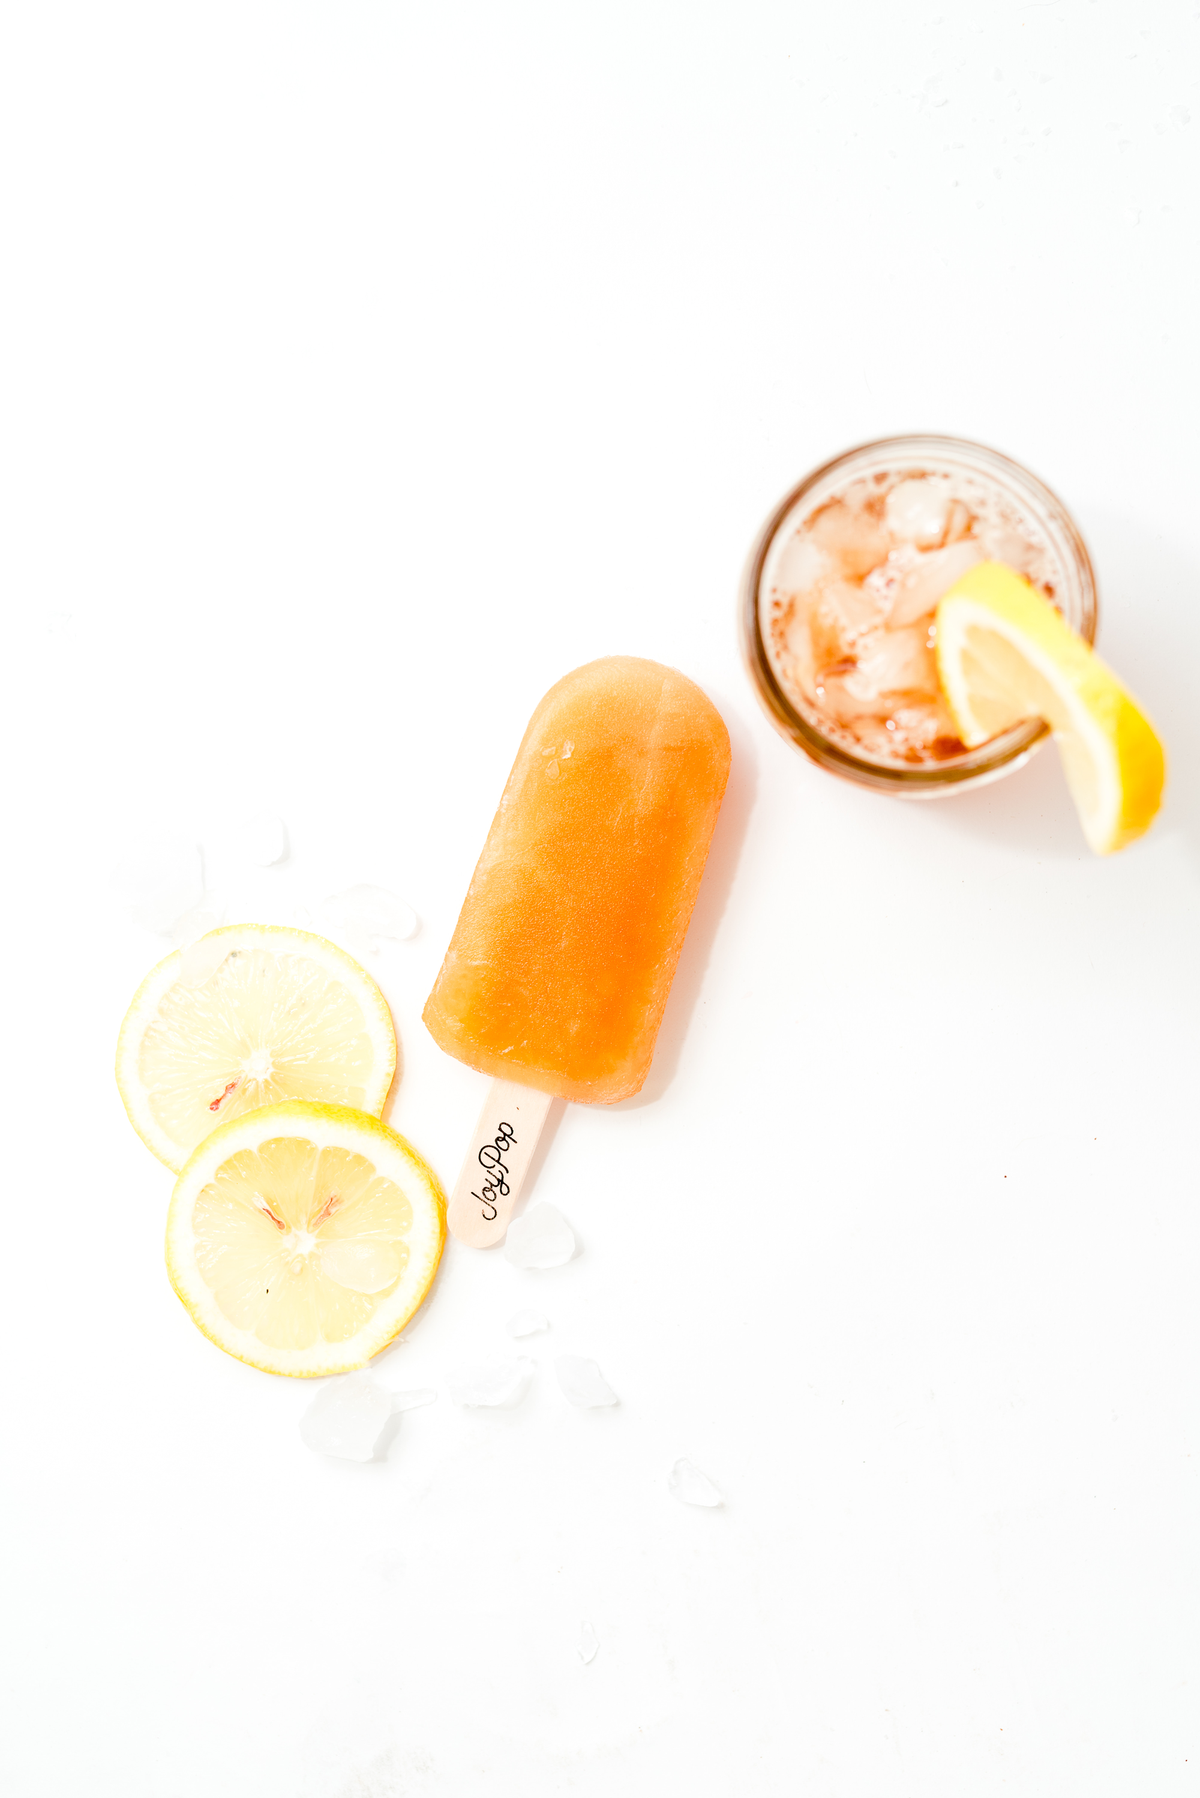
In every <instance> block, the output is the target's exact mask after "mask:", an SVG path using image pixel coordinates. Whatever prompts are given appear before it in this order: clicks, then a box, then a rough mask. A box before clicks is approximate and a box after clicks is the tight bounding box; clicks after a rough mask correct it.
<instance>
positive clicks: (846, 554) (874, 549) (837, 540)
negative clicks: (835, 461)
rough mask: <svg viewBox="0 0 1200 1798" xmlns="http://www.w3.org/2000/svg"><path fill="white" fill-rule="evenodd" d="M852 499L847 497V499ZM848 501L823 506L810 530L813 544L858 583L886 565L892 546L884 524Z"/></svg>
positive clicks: (813, 518) (816, 514)
mask: <svg viewBox="0 0 1200 1798" xmlns="http://www.w3.org/2000/svg"><path fill="white" fill-rule="evenodd" d="M851 497H852V495H851V494H850V493H847V495H846V499H850V498H851ZM863 497H864V498H865V497H866V496H865V495H864V496H863ZM846 499H835V500H830V501H829V503H828V504H827V505H824V506H822V507H821V509H820V510H819V511H818V512H816V513H815V514H814V515H813V517H812V518H810V519H809V520H808V529H809V532H810V535H811V537H812V540H813V542H814V543H816V544H817V546H818V547H819V548H820V549H822V550H823V551H824V552H825V554H826V555H827V556H828V557H829V559H830V561H831V562H832V563H833V564H834V566H835V567H836V568H837V570H838V572H839V573H840V574H844V575H847V576H848V577H849V578H850V579H851V580H854V579H857V578H861V576H862V575H864V574H866V573H867V571H868V570H869V569H871V568H874V567H875V565H876V563H878V562H882V561H883V559H884V557H885V556H886V555H887V553H888V550H889V549H890V548H891V546H892V545H891V538H890V537H889V536H888V534H887V531H886V530H885V529H884V527H883V524H882V523H881V521H880V520H879V519H878V518H875V517H873V516H872V515H871V513H870V512H868V511H866V510H864V509H862V508H860V507H857V506H854V505H853V504H850V505H848V504H847V503H846Z"/></svg>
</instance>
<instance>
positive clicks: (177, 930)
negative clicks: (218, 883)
mask: <svg viewBox="0 0 1200 1798" xmlns="http://www.w3.org/2000/svg"><path fill="white" fill-rule="evenodd" d="M224 922H225V907H224V905H223V903H222V902H221V900H220V899H218V898H217V896H216V894H215V893H205V894H204V896H203V897H202V898H201V900H200V903H199V905H193V907H192V909H191V910H190V911H185V912H184V913H183V915H182V916H181V917H178V918H176V920H175V922H174V923H173V924H172V926H171V929H170V933H169V934H170V938H171V941H172V942H173V943H174V945H175V947H176V948H177V949H190V948H191V946H192V944H193V943H198V942H199V941H200V938H201V937H202V936H207V935H208V933H209V931H210V930H217V929H219V927H220V926H221V925H222V924H223V923H224Z"/></svg>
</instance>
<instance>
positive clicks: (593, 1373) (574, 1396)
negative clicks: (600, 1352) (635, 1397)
mask: <svg viewBox="0 0 1200 1798" xmlns="http://www.w3.org/2000/svg"><path fill="white" fill-rule="evenodd" d="M554 1371H555V1373H556V1374H557V1375H558V1383H559V1385H560V1386H561V1387H562V1389H563V1391H564V1393H565V1394H566V1396H567V1397H568V1398H569V1399H570V1401H571V1403H572V1404H573V1405H578V1406H579V1407H580V1409H581V1410H584V1411H591V1410H594V1409H595V1408H596V1406H597V1405H617V1404H620V1402H621V1401H620V1399H618V1397H617V1395H616V1393H615V1392H614V1391H613V1389H612V1387H611V1386H610V1385H609V1383H608V1381H607V1380H606V1379H605V1377H604V1375H603V1374H602V1373H601V1372H600V1369H599V1368H598V1367H597V1365H596V1363H595V1362H594V1361H585V1360H584V1359H583V1357H582V1356H581V1355H560V1356H559V1357H558V1359H557V1361H556V1362H555V1363H554Z"/></svg>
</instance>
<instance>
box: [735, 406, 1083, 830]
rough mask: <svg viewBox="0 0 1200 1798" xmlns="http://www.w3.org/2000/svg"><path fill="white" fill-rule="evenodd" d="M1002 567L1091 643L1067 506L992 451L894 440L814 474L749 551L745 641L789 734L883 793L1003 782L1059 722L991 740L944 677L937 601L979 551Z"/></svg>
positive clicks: (835, 768)
mask: <svg viewBox="0 0 1200 1798" xmlns="http://www.w3.org/2000/svg"><path fill="white" fill-rule="evenodd" d="M984 560H991V561H998V562H1006V563H1008V564H1009V566H1011V567H1013V568H1016V569H1017V570H1018V571H1019V572H1020V573H1021V574H1024V575H1026V576H1027V577H1028V579H1030V580H1031V581H1032V582H1033V584H1034V586H1036V587H1038V588H1039V589H1040V590H1041V591H1042V592H1044V593H1045V594H1046V595H1047V597H1048V598H1049V599H1051V600H1052V601H1053V603H1054V604H1055V605H1056V606H1057V607H1058V609H1059V611H1060V612H1061V613H1062V614H1063V617H1064V618H1065V619H1066V621H1067V623H1068V624H1069V625H1070V626H1071V628H1072V629H1073V630H1075V631H1077V632H1078V633H1079V635H1080V636H1081V637H1083V638H1085V639H1086V641H1087V642H1089V643H1091V642H1093V641H1094V640H1095V635H1096V581H1095V576H1094V574H1093V572H1092V564H1091V560H1090V558H1089V556H1088V553H1087V550H1086V549H1085V547H1084V543H1083V539H1082V537H1081V536H1080V534H1079V531H1078V529H1077V528H1076V526H1075V524H1074V521H1073V520H1072V518H1071V516H1070V514H1069V513H1068V511H1067V509H1066V507H1065V506H1064V505H1063V504H1062V501H1061V500H1059V499H1058V498H1056V496H1055V495H1054V494H1053V493H1051V491H1050V489H1049V488H1048V487H1046V486H1045V485H1044V484H1043V483H1042V482H1041V481H1039V480H1038V478H1037V476H1036V475H1033V474H1030V472H1029V470H1028V469H1026V468H1022V467H1021V466H1020V464H1019V463H1017V462H1013V461H1010V460H1009V458H1008V457H1007V456H1002V455H1000V454H999V453H998V451H996V450H991V449H987V448H985V447H984V445H982V444H979V443H970V442H967V441H966V440H965V439H962V438H957V437H923V436H922V437H886V438H881V439H880V441H879V442H877V443H864V444H862V445H860V446H859V447H858V448H857V449H852V450H847V451H846V452H845V454H844V455H841V456H836V457H835V458H834V459H833V461H831V462H826V463H825V464H824V466H823V467H821V468H818V469H815V470H814V471H813V473H812V474H810V475H807V476H806V477H805V478H804V480H802V481H801V482H800V483H799V485H798V486H796V487H794V488H793V489H792V491H791V492H790V493H789V494H788V495H787V497H786V499H784V500H783V501H782V502H781V503H780V504H779V505H778V506H777V507H776V508H775V510H774V512H772V514H771V516H770V518H768V520H767V522H766V524H765V525H764V526H763V528H762V530H761V531H760V533H759V535H758V538H757V540H756V542H755V544H754V548H753V549H752V551H751V553H750V559H749V561H748V563H747V565H746V572H745V576H744V578H743V583H742V592H741V622H742V641H743V648H744V650H745V654H746V660H747V663H748V665H749V669H750V675H751V678H752V680H753V681H754V685H755V687H756V689H757V692H758V696H759V698H760V700H761V701H762V704H763V706H764V708H765V709H766V712H767V715H768V716H769V717H770V719H771V721H772V723H773V724H774V725H775V727H776V729H777V730H779V731H780V732H781V733H782V735H783V736H785V737H787V738H788V740H789V741H790V742H792V743H794V744H795V746H796V747H797V748H798V749H801V750H803V751H804V753H805V755H807V756H809V757H811V759H812V760H813V761H814V762H819V763H820V765H821V766H822V767H823V768H828V769H829V770H830V772H831V773H833V774H840V775H842V776H844V777H845V778H846V779H847V780H854V781H858V782H859V783H860V784H861V785H863V786H868V787H874V788H875V789H876V790H877V791H881V792H887V793H895V794H897V795H899V796H900V797H903V798H906V799H936V798H942V797H945V796H946V795H948V794H950V793H957V792H963V791H965V790H966V789H967V788H969V787H978V786H983V785H985V784H986V783H987V782H988V781H992V780H999V779H1000V777H1001V776H1002V775H1004V774H1008V773H1011V771H1012V770H1013V769H1014V768H1019V767H1021V765H1022V764H1023V763H1024V762H1027V761H1028V760H1029V757H1030V756H1031V755H1032V754H1033V752H1034V750H1035V749H1036V748H1037V746H1038V744H1039V743H1041V742H1042V741H1043V740H1044V739H1045V737H1046V736H1047V735H1048V734H1049V733H1048V730H1047V727H1046V725H1045V724H1044V723H1042V721H1041V720H1040V719H1038V718H1031V719H1028V720H1026V721H1025V722H1023V723H1021V724H1018V725H1015V726H1014V727H1013V729H1012V730H1008V731H1005V732H1003V733H1002V735H1000V736H998V737H993V738H992V739H991V741H990V742H987V743H984V744H982V745H981V746H980V747H979V748H978V749H967V748H966V747H965V746H964V744H962V743H961V742H960V741H959V739H958V738H957V736H956V735H955V734H954V723H953V720H952V719H951V718H950V715H949V713H948V711H947V710H946V705H945V700H944V698H943V697H942V695H941V691H940V687H939V685H938V681H937V673H936V662H935V658H934V644H935V641H936V626H935V622H934V620H935V615H936V607H937V602H938V600H939V599H940V598H941V596H942V594H943V593H945V592H946V591H947V590H948V588H949V587H951V586H953V584H954V582H955V581H957V580H958V579H959V578H960V576H961V575H963V574H965V573H966V571H967V569H968V568H970V567H972V566H973V565H974V564H975V563H977V562H980V561H984Z"/></svg>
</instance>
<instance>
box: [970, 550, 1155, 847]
mask: <svg viewBox="0 0 1200 1798" xmlns="http://www.w3.org/2000/svg"><path fill="white" fill-rule="evenodd" d="M937 665H938V673H939V675H940V677H941V682H942V688H943V690H944V692H945V695H946V699H947V701H948V703H949V706H950V710H951V712H952V713H953V715H954V720H955V723H956V724H957V726H958V733H959V735H960V737H961V738H962V740H963V742H964V743H966V744H967V746H968V747H969V748H972V749H973V748H975V747H976V746H977V745H978V744H980V743H986V742H987V741H988V739H989V738H991V737H995V736H998V735H999V734H1000V732H1001V731H1005V730H1008V729H1010V728H1011V726H1012V725H1014V724H1018V723H1020V722H1021V720H1022V719H1025V718H1044V719H1045V721H1046V723H1047V724H1048V725H1049V726H1050V728H1051V730H1052V731H1053V733H1054V736H1055V738H1056V740H1057V742H1058V746H1059V749H1060V750H1061V752H1062V760H1063V768H1064V771H1065V773H1066V776H1067V785H1068V786H1069V787H1070V789H1071V796H1072V798H1073V799H1074V801H1075V805H1076V809H1077V810H1078V812H1079V820H1080V823H1081V824H1082V825H1083V834H1084V836H1085V837H1086V838H1087V840H1088V844H1089V846H1090V847H1091V848H1092V849H1094V850H1095V851H1096V853H1097V855H1108V854H1111V852H1112V851H1113V850H1114V849H1123V848H1124V847H1125V845H1126V843H1131V842H1132V841H1133V840H1134V838H1135V837H1140V836H1141V835H1142V834H1143V832H1145V831H1146V830H1148V829H1149V828H1150V825H1151V823H1152V822H1153V819H1154V815H1155V813H1156V812H1157V811H1158V808H1159V805H1160V803H1161V801H1162V791H1163V783H1164V780H1165V778H1166V759H1165V757H1164V755H1163V746H1162V744H1161V743H1160V742H1159V740H1158V738H1157V736H1156V735H1155V733H1154V730H1153V728H1152V726H1151V725H1150V723H1149V722H1148V720H1147V719H1146V717H1145V716H1144V715H1143V713H1142V712H1141V711H1140V710H1139V709H1138V707H1137V705H1136V704H1135V703H1134V701H1133V700H1132V699H1131V698H1130V696H1129V694H1128V693H1127V692H1126V690H1125V688H1124V687H1123V686H1122V685H1121V683H1120V681H1119V680H1118V679H1117V677H1116V675H1115V674H1113V672H1112V671H1111V669H1109V668H1107V667H1106V666H1105V664H1104V663H1103V662H1102V661H1101V660H1100V657H1099V656H1098V655H1096V654H1095V652H1094V651H1093V650H1092V649H1091V648H1090V646H1089V645H1088V644H1087V643H1085V642H1084V640H1083V638H1082V637H1080V636H1077V635H1076V633H1075V632H1074V631H1073V630H1072V629H1071V628H1070V626H1069V625H1068V624H1067V623H1066V621H1065V620H1064V619H1063V617H1062V615H1061V613H1059V612H1058V611H1057V610H1056V609H1055V607H1054V606H1052V605H1051V603H1050V601H1049V600H1048V599H1046V598H1045V597H1044V595H1043V594H1041V593H1039V592H1038V591H1037V589H1036V588H1035V587H1033V586H1031V585H1030V583H1029V582H1028V581H1027V580H1025V579H1024V578H1023V577H1022V576H1021V575H1019V574H1017V573H1016V572H1015V571H1014V570H1013V569H1011V568H1007V567H1005V565H1004V564H1003V563H1002V562H980V563H979V564H977V566H976V567H974V568H972V569H971V571H970V573H969V574H965V575H964V576H963V577H962V579H961V580H960V581H957V582H956V583H955V585H954V586H953V587H951V589H950V591H949V592H948V593H947V594H945V595H944V597H943V598H942V600H941V603H940V604H939V606H938V610H937Z"/></svg>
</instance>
